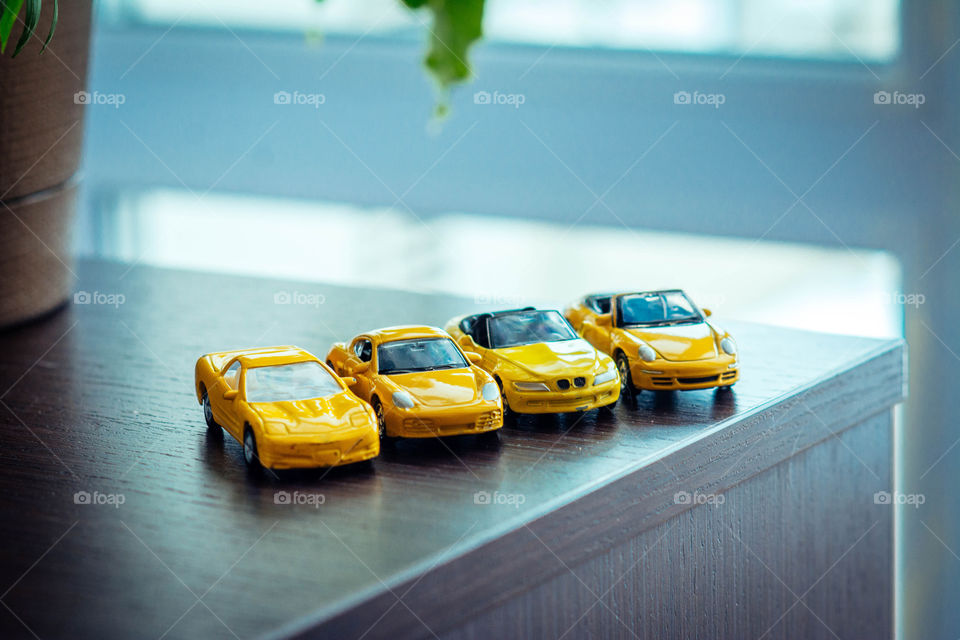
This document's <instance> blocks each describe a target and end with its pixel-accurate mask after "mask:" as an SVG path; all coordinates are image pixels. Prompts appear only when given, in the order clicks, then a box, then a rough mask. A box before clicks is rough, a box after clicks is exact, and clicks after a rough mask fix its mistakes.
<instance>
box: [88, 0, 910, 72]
mask: <svg viewBox="0 0 960 640" xmlns="http://www.w3.org/2000/svg"><path fill="white" fill-rule="evenodd" d="M101 5H102V7H101V13H102V15H104V16H105V17H106V18H108V19H111V20H113V21H116V22H140V23H150V24H166V25H171V24H182V25H202V26H208V27H213V28H218V29H219V28H222V27H223V25H225V24H226V25H230V26H231V28H237V29H244V28H246V29H257V30H265V29H266V30H275V31H292V32H307V33H318V34H334V35H336V34H343V35H348V36H355V35H359V34H363V35H364V36H375V35H381V36H383V35H389V36H391V37H394V38H395V37H398V36H399V37H403V38H406V39H416V40H419V41H422V40H423V39H424V34H425V31H426V30H425V28H424V26H423V23H426V22H427V21H428V20H429V17H428V16H427V15H426V14H424V13H422V12H418V13H414V12H410V11H408V10H406V9H405V8H404V7H403V6H402V5H401V2H400V0H324V2H322V3H317V2H316V1H315V0H290V1H288V2H282V3H276V4H275V5H272V6H271V7H270V10H269V11H263V9H262V7H261V6H260V5H259V4H257V3H250V2H248V3H244V2H235V1H234V0H206V1H205V2H203V3H196V2H194V1H193V0H106V1H104V2H102V3H101ZM899 27H900V1H899V0H870V1H869V2H863V1H862V0H821V1H819V2H809V1H806V0H605V1H604V2H596V0H552V1H548V0H487V3H486V9H485V14H484V29H483V30H484V38H485V40H486V41H489V42H507V43H525V44H539V45H543V46H547V47H550V48H554V47H557V46H561V47H564V46H565V47H590V48H602V49H622V50H638V51H647V50H658V51H682V52H690V53H709V54H721V55H732V56H740V55H752V56H780V57H796V58H811V57H812V58H827V59H844V60H852V61H856V60H857V59H858V58H859V59H861V60H865V61H868V62H869V61H872V62H880V61H889V60H892V59H893V58H894V57H895V56H896V55H897V54H898V53H899V49H900V37H899V31H900V28H899Z"/></svg>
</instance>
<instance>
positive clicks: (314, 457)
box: [195, 346, 380, 471]
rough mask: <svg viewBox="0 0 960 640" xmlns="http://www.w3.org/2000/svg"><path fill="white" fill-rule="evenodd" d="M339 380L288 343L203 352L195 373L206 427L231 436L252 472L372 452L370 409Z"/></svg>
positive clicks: (376, 446)
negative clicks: (241, 448) (240, 449)
mask: <svg viewBox="0 0 960 640" xmlns="http://www.w3.org/2000/svg"><path fill="white" fill-rule="evenodd" d="M347 382H349V380H348V381H344V380H341V379H340V378H338V377H337V376H336V375H334V373H333V372H332V371H331V370H330V369H329V368H328V367H327V366H326V365H325V364H323V363H322V362H320V361H319V360H318V359H317V357H316V356H314V355H312V354H310V353H307V352H306V351H304V350H303V349H300V348H298V347H292V346H284V347H266V348H261V349H242V350H239V351H223V352H220V353H209V354H207V355H204V356H201V357H200V359H199V360H197V366H196V372H195V388H196V392H197V400H198V401H199V402H200V404H201V405H202V406H203V417H204V418H205V419H206V421H207V426H208V427H209V428H210V429H214V430H217V431H218V432H219V429H220V427H223V429H224V430H225V431H226V432H227V433H229V434H230V435H231V436H233V437H234V438H236V439H237V441H238V442H240V443H241V444H242V445H243V458H244V460H245V461H246V463H247V466H248V467H250V468H251V470H254V471H257V470H260V469H261V468H262V467H266V468H269V469H292V468H298V467H330V466H338V465H343V464H350V463H352V462H361V461H365V460H370V459H371V458H375V457H376V456H377V455H378V454H379V453H380V440H379V438H378V437H377V419H376V416H375V415H374V413H373V411H372V410H371V409H370V407H369V406H368V405H367V404H366V403H365V402H363V401H362V400H360V399H359V398H357V397H356V396H355V395H353V393H351V392H350V390H349V388H348V387H347Z"/></svg>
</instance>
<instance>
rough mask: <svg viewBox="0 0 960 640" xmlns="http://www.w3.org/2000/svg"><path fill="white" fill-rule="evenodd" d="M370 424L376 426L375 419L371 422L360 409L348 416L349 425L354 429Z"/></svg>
mask: <svg viewBox="0 0 960 640" xmlns="http://www.w3.org/2000/svg"><path fill="white" fill-rule="evenodd" d="M371 423H372V424H376V423H377V420H376V418H373V419H372V420H371V418H370V416H369V415H368V414H367V412H366V411H364V410H362V409H358V410H356V411H354V412H353V413H351V414H350V424H351V425H353V426H354V427H362V426H364V425H368V424H371Z"/></svg>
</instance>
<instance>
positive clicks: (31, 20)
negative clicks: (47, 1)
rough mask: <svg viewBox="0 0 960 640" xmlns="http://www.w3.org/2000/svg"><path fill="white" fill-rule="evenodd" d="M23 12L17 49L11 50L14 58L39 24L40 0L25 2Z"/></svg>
mask: <svg viewBox="0 0 960 640" xmlns="http://www.w3.org/2000/svg"><path fill="white" fill-rule="evenodd" d="M25 4H26V5H27V6H26V7H25V10H24V12H23V33H21V34H20V39H19V40H18V41H17V48H16V49H14V50H13V57H14V58H16V57H17V54H18V53H20V50H21V49H23V46H24V45H25V44H27V41H29V40H30V37H31V36H32V35H33V32H34V31H36V30H37V24H39V23H40V6H41V0H25Z"/></svg>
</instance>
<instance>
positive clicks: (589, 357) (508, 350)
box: [446, 307, 620, 413]
mask: <svg viewBox="0 0 960 640" xmlns="http://www.w3.org/2000/svg"><path fill="white" fill-rule="evenodd" d="M446 329H447V331H448V332H449V333H450V335H452V336H453V337H454V338H455V339H456V340H457V342H458V343H459V344H460V346H461V347H463V348H464V349H466V350H467V351H474V352H476V353H479V354H480V356H481V357H482V360H481V361H480V366H481V367H483V368H484V369H486V370H487V371H489V372H490V373H491V374H492V375H493V377H494V379H495V380H496V381H497V385H498V386H499V388H500V392H501V393H502V394H503V406H504V410H505V411H506V410H508V409H509V410H511V411H515V412H517V413H563V412H567V411H587V410H589V409H594V408H596V407H602V406H606V405H611V404H613V403H615V402H616V401H617V399H618V398H619V397H620V381H619V379H618V376H617V369H616V366H615V365H614V363H613V360H611V359H610V357H609V356H606V355H604V354H602V353H600V352H599V351H597V350H596V349H595V348H593V347H592V346H591V345H590V344H588V343H587V342H586V341H584V340H582V339H581V338H580V337H579V336H578V335H577V332H576V331H574V329H573V327H571V326H570V323H568V322H567V321H566V320H564V318H563V316H561V315H560V312H559V311H549V310H540V309H534V308H533V307H527V308H525V309H512V310H509V311H499V312H496V313H478V314H475V315H470V316H465V317H459V318H454V319H452V320H450V322H449V323H448V324H447V327H446Z"/></svg>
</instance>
